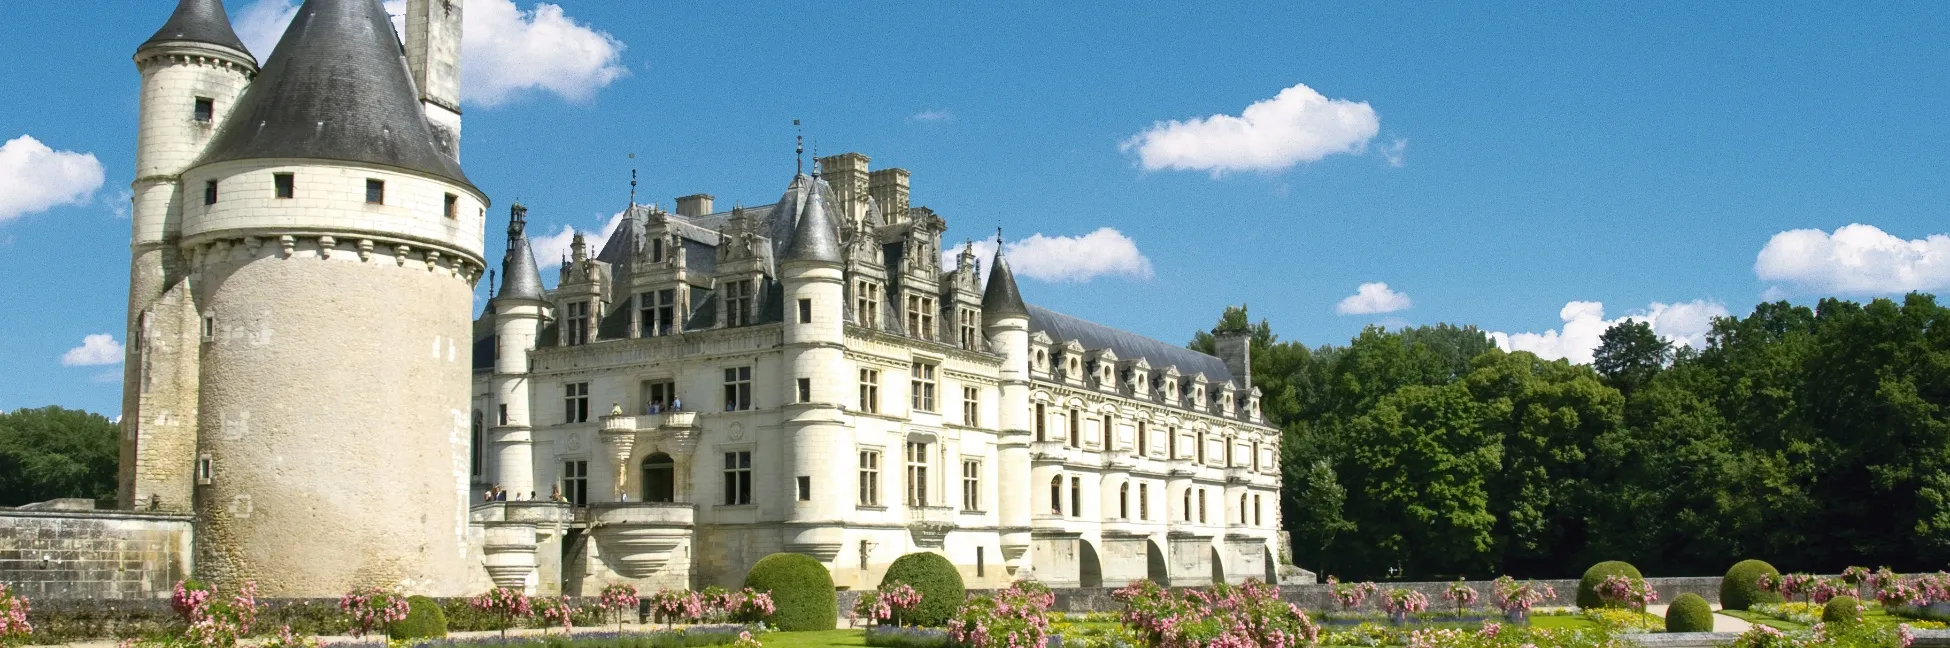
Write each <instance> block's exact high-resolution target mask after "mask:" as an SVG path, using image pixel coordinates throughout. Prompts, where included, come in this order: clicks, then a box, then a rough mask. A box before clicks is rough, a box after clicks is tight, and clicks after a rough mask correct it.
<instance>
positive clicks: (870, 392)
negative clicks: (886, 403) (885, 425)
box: [860, 368, 880, 414]
mask: <svg viewBox="0 0 1950 648" xmlns="http://www.w3.org/2000/svg"><path fill="white" fill-rule="evenodd" d="M860 411H862V412H866V413H868V414H877V413H879V412H880V370H879V369H864V368H863V369H861V370H860Z"/></svg>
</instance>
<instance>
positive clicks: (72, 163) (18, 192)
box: [0, 135, 102, 222]
mask: <svg viewBox="0 0 1950 648" xmlns="http://www.w3.org/2000/svg"><path fill="white" fill-rule="evenodd" d="M101 186H102V163H101V161H100V160H96V159H95V155H94V154H93V153H75V152H73V151H56V150H54V149H51V148H48V146H47V145H46V144H42V143H41V141H40V140H37V139H34V138H33V137H31V136H27V135H22V136H20V137H16V138H14V139H12V140H9V141H8V142H7V143H6V144H0V222H6V221H8V220H12V219H14V218H17V217H20V216H25V215H27V214H32V213H35V212H39V211H43V210H46V209H49V208H52V207H56V206H59V205H84V204H87V203H88V200H89V199H90V198H91V197H93V196H94V195H95V190H96V189H100V188H101Z"/></svg>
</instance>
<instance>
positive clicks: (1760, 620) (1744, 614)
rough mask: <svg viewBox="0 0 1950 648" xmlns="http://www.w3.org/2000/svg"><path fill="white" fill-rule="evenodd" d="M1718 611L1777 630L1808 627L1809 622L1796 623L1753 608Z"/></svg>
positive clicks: (1804, 628)
mask: <svg viewBox="0 0 1950 648" xmlns="http://www.w3.org/2000/svg"><path fill="white" fill-rule="evenodd" d="M1718 613H1719V614H1724V615H1727V616H1730V617H1733V618H1735V619H1739V620H1741V621H1746V622H1748V623H1752V624H1756V625H1764V626H1767V627H1770V628H1773V629H1775V630H1806V629H1808V626H1807V624H1804V623H1796V622H1794V621H1789V620H1787V619H1776V618H1774V617H1771V616H1767V615H1765V614H1761V613H1759V612H1754V611H1752V610H1720V611H1719V612H1718Z"/></svg>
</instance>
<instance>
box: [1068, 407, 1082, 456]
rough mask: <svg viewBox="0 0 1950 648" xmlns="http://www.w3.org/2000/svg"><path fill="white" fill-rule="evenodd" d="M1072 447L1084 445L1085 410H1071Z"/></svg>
mask: <svg viewBox="0 0 1950 648" xmlns="http://www.w3.org/2000/svg"><path fill="white" fill-rule="evenodd" d="M1070 447H1072V448H1081V447H1083V412H1079V411H1077V410H1070Z"/></svg>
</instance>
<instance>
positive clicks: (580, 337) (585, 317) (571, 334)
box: [562, 301, 589, 346]
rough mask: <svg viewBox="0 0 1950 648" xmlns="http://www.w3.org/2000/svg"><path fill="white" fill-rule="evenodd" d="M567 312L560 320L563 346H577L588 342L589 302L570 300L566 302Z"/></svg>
mask: <svg viewBox="0 0 1950 648" xmlns="http://www.w3.org/2000/svg"><path fill="white" fill-rule="evenodd" d="M568 307H569V308H568V311H569V314H568V316H567V317H565V318H563V320H562V344H563V346H577V345H581V344H588V343H589V302H587V301H572V302H569V303H568Z"/></svg>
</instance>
